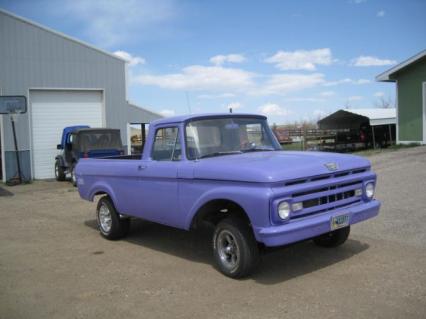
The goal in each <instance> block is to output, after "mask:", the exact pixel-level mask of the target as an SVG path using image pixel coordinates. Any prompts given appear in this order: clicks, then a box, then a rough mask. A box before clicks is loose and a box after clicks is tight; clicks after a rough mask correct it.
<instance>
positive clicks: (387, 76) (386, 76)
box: [376, 49, 426, 82]
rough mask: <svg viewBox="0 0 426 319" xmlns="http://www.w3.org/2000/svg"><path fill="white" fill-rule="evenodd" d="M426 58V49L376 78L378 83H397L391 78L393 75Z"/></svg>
mask: <svg viewBox="0 0 426 319" xmlns="http://www.w3.org/2000/svg"><path fill="white" fill-rule="evenodd" d="M424 57H426V49H425V50H423V51H421V52H419V53H417V54H416V55H414V56H412V57H411V58H408V59H407V60H405V61H403V62H401V63H399V64H397V65H395V66H394V67H392V68H390V69H389V70H387V71H385V72H383V73H381V74H379V75H378V76H376V81H380V82H395V79H392V78H391V75H392V74H394V73H396V72H398V71H400V70H402V69H403V68H405V67H407V66H409V65H410V64H412V63H414V62H417V61H418V60H420V59H422V58H424Z"/></svg>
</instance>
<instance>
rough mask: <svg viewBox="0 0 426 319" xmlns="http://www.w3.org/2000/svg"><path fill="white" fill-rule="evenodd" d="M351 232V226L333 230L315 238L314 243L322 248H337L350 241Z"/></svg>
mask: <svg viewBox="0 0 426 319" xmlns="http://www.w3.org/2000/svg"><path fill="white" fill-rule="evenodd" d="M350 232H351V227H350V226H348V227H344V228H340V229H337V230H333V231H331V232H329V233H326V234H324V235H321V236H318V237H316V238H314V243H315V244H316V245H318V246H321V247H337V246H340V245H342V244H343V243H344V242H345V241H346V240H347V239H348V237H349V233H350Z"/></svg>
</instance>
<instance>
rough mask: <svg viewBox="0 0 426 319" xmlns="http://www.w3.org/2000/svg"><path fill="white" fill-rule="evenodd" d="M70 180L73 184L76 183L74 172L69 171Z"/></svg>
mask: <svg viewBox="0 0 426 319" xmlns="http://www.w3.org/2000/svg"><path fill="white" fill-rule="evenodd" d="M71 180H72V182H73V183H75V182H76V180H75V173H74V170H72V171H71Z"/></svg>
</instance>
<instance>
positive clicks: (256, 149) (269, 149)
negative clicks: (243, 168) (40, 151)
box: [241, 148, 275, 153]
mask: <svg viewBox="0 0 426 319" xmlns="http://www.w3.org/2000/svg"><path fill="white" fill-rule="evenodd" d="M271 151H275V149H273V148H249V149H246V150H241V152H243V153H248V152H271Z"/></svg>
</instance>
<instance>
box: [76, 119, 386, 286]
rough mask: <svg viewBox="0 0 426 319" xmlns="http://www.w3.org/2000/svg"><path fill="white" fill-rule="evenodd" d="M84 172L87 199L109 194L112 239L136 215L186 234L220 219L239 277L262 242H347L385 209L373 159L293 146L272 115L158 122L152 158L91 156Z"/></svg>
mask: <svg viewBox="0 0 426 319" xmlns="http://www.w3.org/2000/svg"><path fill="white" fill-rule="evenodd" d="M76 178H77V185H78V191H79V193H80V196H81V197H82V198H83V199H86V200H89V201H93V200H94V198H95V197H96V196H97V195H101V197H100V199H99V202H98V206H97V212H96V214H97V221H98V226H99V231H100V233H101V235H102V236H103V237H105V238H107V239H118V238H122V237H124V236H125V235H126V234H127V233H128V231H129V226H130V220H131V218H135V217H136V218H143V219H145V220H150V221H153V222H157V223H161V224H164V225H168V226H172V227H176V228H180V229H185V230H191V229H194V228H197V227H200V226H202V225H204V224H208V225H212V226H213V227H215V230H214V234H213V254H214V260H215V263H216V265H217V267H218V269H219V270H220V271H221V272H222V273H223V274H225V275H227V276H229V277H233V278H239V277H243V276H247V275H249V274H250V273H251V272H252V271H253V269H254V268H255V267H256V265H257V264H258V261H259V255H260V254H259V248H261V247H262V246H263V247H264V246H266V247H272V246H282V245H287V244H290V243H294V242H297V241H301V240H306V239H313V240H314V242H315V243H316V244H317V245H319V246H323V247H336V246H338V245H341V244H343V243H344V242H345V241H346V239H347V238H348V236H349V231H350V225H352V224H355V223H358V222H361V221H364V220H366V219H369V218H372V217H374V216H376V215H377V214H378V212H379V208H380V202H379V201H377V200H375V199H374V190H375V184H376V174H375V173H374V172H372V171H371V169H370V163H369V161H368V160H366V159H364V158H362V157H358V156H352V155H342V154H333V153H320V152H290V151H283V150H282V149H281V147H280V144H279V143H278V141H277V140H276V138H275V136H274V134H273V133H272V131H271V129H270V128H269V126H268V123H267V121H266V118H265V117H264V116H260V115H251V114H208V115H188V116H180V117H173V118H167V119H161V120H158V121H155V122H153V123H151V125H150V129H149V134H148V139H147V143H146V144H145V147H144V151H143V154H142V155H138V156H134V155H130V156H118V157H109V158H104V159H99V158H97V159H84V160H81V161H79V163H78V165H77V168H76Z"/></svg>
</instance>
